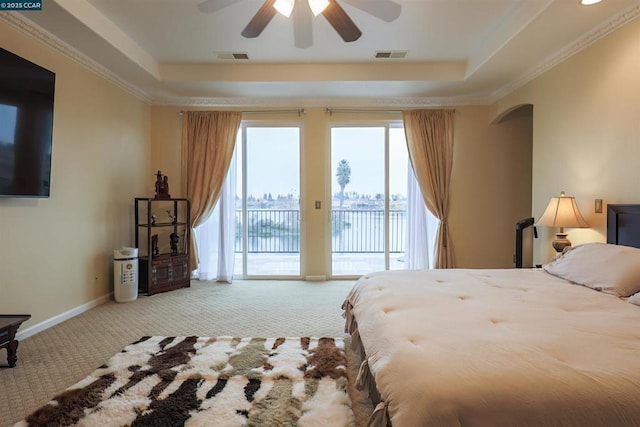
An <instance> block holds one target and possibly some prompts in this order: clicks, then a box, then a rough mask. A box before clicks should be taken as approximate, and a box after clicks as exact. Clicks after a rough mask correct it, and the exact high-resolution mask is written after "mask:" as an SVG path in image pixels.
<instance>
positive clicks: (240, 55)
mask: <svg viewBox="0 0 640 427" xmlns="http://www.w3.org/2000/svg"><path fill="white" fill-rule="evenodd" d="M218 59H249V54H247V53H244V52H218Z"/></svg>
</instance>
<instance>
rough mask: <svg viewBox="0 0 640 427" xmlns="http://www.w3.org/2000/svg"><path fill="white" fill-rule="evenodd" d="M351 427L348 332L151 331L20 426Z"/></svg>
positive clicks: (352, 419)
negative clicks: (240, 334) (245, 334)
mask: <svg viewBox="0 0 640 427" xmlns="http://www.w3.org/2000/svg"><path fill="white" fill-rule="evenodd" d="M75 424H79V425H83V426H125V425H128V426H181V425H186V426H225V427H226V426H230V427H231V426H278V427H281V426H296V425H297V426H352V425H353V424H354V416H353V412H352V410H351V402H350V399H349V395H348V392H347V376H346V354H345V348H344V341H343V340H342V339H341V338H309V337H304V338H232V337H218V338H206V337H144V338H142V339H140V340H139V341H137V342H134V343H133V344H130V345H128V346H127V347H125V348H124V350H122V351H121V352H120V353H118V354H116V355H115V356H113V357H112V358H111V359H110V360H109V361H108V362H107V364H105V365H103V366H101V367H100V368H98V369H97V370H96V371H94V372H93V373H92V374H91V375H89V376H88V377H86V378H85V379H83V380H82V381H80V382H79V383H77V384H75V385H74V386H72V387H70V388H68V389H67V390H66V391H64V392H62V393H61V394H59V395H57V396H56V397H54V398H53V400H52V401H51V402H49V403H48V404H46V405H45V406H43V407H41V408H40V409H38V410H37V411H35V412H34V413H33V414H31V415H30V416H29V417H27V418H26V419H25V420H23V421H22V422H20V423H18V424H17V426H28V425H31V426H39V425H47V426H53V425H55V426H63V425H64V426H66V425H75Z"/></svg>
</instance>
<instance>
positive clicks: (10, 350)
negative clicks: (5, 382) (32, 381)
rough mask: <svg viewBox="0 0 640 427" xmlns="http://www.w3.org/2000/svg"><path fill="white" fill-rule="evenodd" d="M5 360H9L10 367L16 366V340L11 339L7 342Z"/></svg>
mask: <svg viewBox="0 0 640 427" xmlns="http://www.w3.org/2000/svg"><path fill="white" fill-rule="evenodd" d="M7 362H9V367H10V368H13V367H15V366H16V363H17V362H18V340H13V341H11V342H10V343H9V346H8V347H7Z"/></svg>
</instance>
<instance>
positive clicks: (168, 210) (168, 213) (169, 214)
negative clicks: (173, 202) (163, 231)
mask: <svg viewBox="0 0 640 427" xmlns="http://www.w3.org/2000/svg"><path fill="white" fill-rule="evenodd" d="M166 212H167V216H168V217H169V219H170V220H171V224H177V223H178V217H177V216H174V215H171V209H167V210H166Z"/></svg>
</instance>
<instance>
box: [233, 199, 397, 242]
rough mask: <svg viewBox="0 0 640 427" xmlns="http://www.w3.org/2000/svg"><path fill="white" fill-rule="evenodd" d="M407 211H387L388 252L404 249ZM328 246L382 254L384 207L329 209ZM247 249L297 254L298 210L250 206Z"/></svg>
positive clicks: (238, 223)
mask: <svg viewBox="0 0 640 427" xmlns="http://www.w3.org/2000/svg"><path fill="white" fill-rule="evenodd" d="M405 227H406V212H405V211H404V210H390V211H389V252H390V253H402V252H404V239H405ZM331 249H332V251H333V252H336V253H384V210H382V209H332V210H331ZM235 251H236V252H242V211H241V210H236V242H235ZM247 252H249V253H299V252H300V211H298V210H294V209H249V210H248V211H247Z"/></svg>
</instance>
